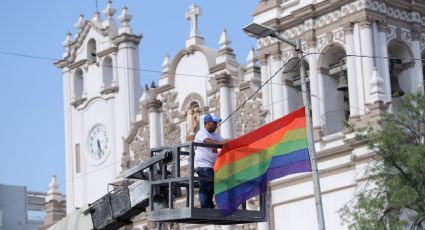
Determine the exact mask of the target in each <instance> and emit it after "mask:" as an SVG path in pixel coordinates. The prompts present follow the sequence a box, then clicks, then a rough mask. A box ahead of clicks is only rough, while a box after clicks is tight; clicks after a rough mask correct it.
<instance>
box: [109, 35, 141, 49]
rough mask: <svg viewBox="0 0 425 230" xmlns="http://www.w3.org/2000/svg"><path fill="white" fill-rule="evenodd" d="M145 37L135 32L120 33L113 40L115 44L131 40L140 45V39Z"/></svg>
mask: <svg viewBox="0 0 425 230" xmlns="http://www.w3.org/2000/svg"><path fill="white" fill-rule="evenodd" d="M142 38H143V35H134V34H127V33H123V34H120V35H118V36H116V37H114V38H113V39H112V42H113V43H114V45H117V46H118V45H119V44H120V43H123V42H131V43H133V44H135V45H138V44H139V43H140V40H141V39H142Z"/></svg>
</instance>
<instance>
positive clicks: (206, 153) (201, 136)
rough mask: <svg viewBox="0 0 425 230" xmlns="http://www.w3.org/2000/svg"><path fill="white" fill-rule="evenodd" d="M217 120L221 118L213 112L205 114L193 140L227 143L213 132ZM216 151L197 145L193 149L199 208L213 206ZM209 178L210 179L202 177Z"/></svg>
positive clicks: (217, 143) (207, 142)
mask: <svg viewBox="0 0 425 230" xmlns="http://www.w3.org/2000/svg"><path fill="white" fill-rule="evenodd" d="M218 122H221V119H220V118H218V117H215V116H214V115H213V114H207V115H206V116H205V117H204V127H203V128H201V129H200V130H199V131H198V132H197V133H196V135H195V140H194V141H195V142H199V143H205V144H216V145H224V144H226V143H227V141H226V140H224V139H223V138H222V137H221V136H220V135H219V134H217V133H215V131H216V129H217V126H218ZM217 154H218V151H217V149H216V148H206V147H200V146H198V147H197V148H196V150H195V162H194V165H195V171H196V173H197V174H198V176H199V177H200V179H201V180H200V182H199V184H200V188H199V203H201V208H214V203H213V196H214V169H213V166H214V162H215V160H216V159H217ZM206 178H210V179H209V180H210V181H205V180H202V179H206Z"/></svg>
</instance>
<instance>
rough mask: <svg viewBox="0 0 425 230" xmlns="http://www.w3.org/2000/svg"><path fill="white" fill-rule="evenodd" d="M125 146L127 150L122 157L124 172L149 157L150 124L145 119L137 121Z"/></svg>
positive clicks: (125, 141)
mask: <svg viewBox="0 0 425 230" xmlns="http://www.w3.org/2000/svg"><path fill="white" fill-rule="evenodd" d="M124 146H125V147H124V148H125V149H126V150H125V151H124V153H123V155H122V157H121V169H122V171H123V172H124V171H125V170H127V169H129V168H131V167H132V166H133V165H135V164H137V163H139V162H141V161H144V160H146V159H147V158H148V157H149V124H148V123H147V122H145V121H142V122H140V123H136V127H134V128H133V132H132V133H131V134H130V135H129V137H127V138H126V139H125V140H124Z"/></svg>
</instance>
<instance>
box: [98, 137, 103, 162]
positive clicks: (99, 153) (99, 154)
mask: <svg viewBox="0 0 425 230" xmlns="http://www.w3.org/2000/svg"><path fill="white" fill-rule="evenodd" d="M97 150H98V151H97V154H98V156H99V158H100V157H101V153H102V152H103V151H102V148H101V147H100V141H99V139H97Z"/></svg>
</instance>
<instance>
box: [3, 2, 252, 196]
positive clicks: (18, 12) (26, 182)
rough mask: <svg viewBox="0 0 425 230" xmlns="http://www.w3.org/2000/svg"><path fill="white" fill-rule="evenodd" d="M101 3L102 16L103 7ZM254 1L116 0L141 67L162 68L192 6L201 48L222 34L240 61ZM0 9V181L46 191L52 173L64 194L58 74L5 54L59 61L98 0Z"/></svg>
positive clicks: (46, 64) (151, 76) (181, 39)
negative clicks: (196, 9) (136, 37)
mask: <svg viewBox="0 0 425 230" xmlns="http://www.w3.org/2000/svg"><path fill="white" fill-rule="evenodd" d="M106 2H107V1H106V0H99V1H98V6H99V10H102V9H103V8H104V7H105V5H106ZM257 3H258V0H250V1H247V0H231V1H229V0H197V1H196V0H192V1H189V0H162V1H153V0H151V1H147V0H115V1H114V3H113V5H114V7H115V8H116V9H117V10H118V12H117V15H118V14H120V11H121V9H122V7H124V6H128V8H129V12H130V14H131V15H133V20H132V22H131V26H132V28H133V31H134V32H135V33H141V34H143V39H142V42H141V44H140V57H141V61H140V66H141V68H142V69H148V70H161V64H162V60H163V58H164V56H165V55H166V54H167V53H169V54H170V56H171V57H173V56H174V55H175V54H176V53H177V52H178V51H179V50H180V49H182V48H184V44H185V40H186V38H187V37H188V36H189V31H190V25H189V22H188V21H187V20H186V19H185V17H184V14H185V12H186V11H187V10H188V8H189V6H190V5H191V4H197V5H199V6H201V7H202V8H203V14H204V15H203V16H201V17H200V21H199V28H200V32H201V34H202V35H203V36H204V37H205V39H206V44H207V45H208V46H211V47H215V48H218V47H219V45H218V40H219V38H220V34H221V32H222V30H223V28H227V30H228V33H229V36H230V38H231V40H232V44H231V46H232V47H233V49H234V50H235V54H236V56H237V59H238V60H239V62H241V63H245V59H246V56H247V54H248V51H249V48H250V47H252V46H254V45H255V41H254V39H252V38H248V37H247V36H246V35H245V34H244V33H243V32H242V28H243V27H244V26H245V25H247V24H249V23H250V22H251V21H252V16H251V14H252V12H253V10H254V8H255V6H256V4H257ZM0 9H2V13H1V15H0V28H1V30H2V31H1V32H0V34H1V36H0V69H1V71H0V81H1V82H0V93H1V94H0V106H1V109H0V146H1V149H0V156H1V157H0V183H2V184H13V185H23V186H28V189H29V190H32V191H44V192H46V191H47V190H48V187H47V185H48V183H49V181H50V179H51V177H52V176H53V175H57V177H58V181H59V183H60V186H61V188H60V190H61V191H65V188H64V182H65V160H64V123H63V96H62V78H61V71H60V70H59V69H57V68H56V67H55V66H54V65H53V61H51V60H43V59H35V58H26V57H22V56H12V55H5V54H2V52H11V53H18V54H25V55H33V56H40V57H46V58H54V59H56V58H60V57H61V56H62V53H63V47H62V45H61V44H62V41H63V40H64V39H65V34H66V32H67V31H68V30H69V31H70V32H71V33H72V34H73V35H75V33H76V30H75V28H74V23H75V22H76V21H77V18H78V16H79V14H80V13H83V14H84V15H85V16H86V18H91V17H92V15H93V13H94V12H95V9H96V4H95V0H37V1H28V0H1V1H0ZM158 78H159V75H158V74H157V73H149V72H141V79H142V84H144V83H145V82H151V81H152V80H158Z"/></svg>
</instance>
